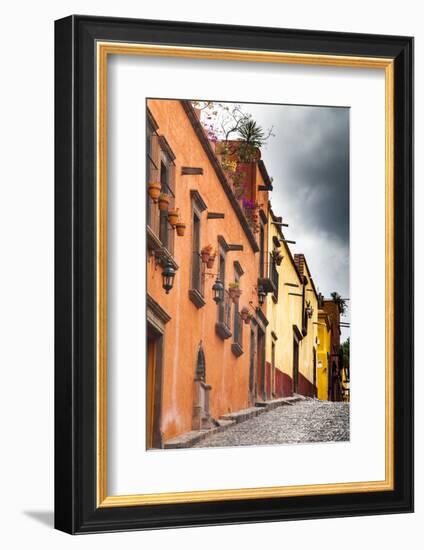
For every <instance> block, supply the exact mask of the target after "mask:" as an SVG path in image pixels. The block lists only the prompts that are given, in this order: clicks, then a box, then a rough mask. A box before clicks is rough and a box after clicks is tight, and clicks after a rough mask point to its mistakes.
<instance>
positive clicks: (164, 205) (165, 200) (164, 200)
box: [158, 193, 170, 210]
mask: <svg viewBox="0 0 424 550" xmlns="http://www.w3.org/2000/svg"><path fill="white" fill-rule="evenodd" d="M169 201H170V198H169V195H167V194H166V193H161V194H160V195H159V199H158V204H159V210H168V207H169Z"/></svg>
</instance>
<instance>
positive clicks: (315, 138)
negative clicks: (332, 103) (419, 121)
mask: <svg viewBox="0 0 424 550" xmlns="http://www.w3.org/2000/svg"><path fill="white" fill-rule="evenodd" d="M242 108H243V111H245V112H248V113H251V114H252V116H253V118H254V119H255V120H256V122H257V123H258V124H260V125H261V126H262V127H263V128H264V129H268V128H270V127H273V133H274V134H275V136H274V137H271V138H270V139H269V140H268V143H267V145H266V146H265V147H264V148H263V150H262V158H263V160H264V162H265V164H266V167H267V169H268V173H269V174H270V176H272V177H273V179H274V181H273V187H274V190H273V192H272V193H271V201H272V207H273V210H274V212H275V213H276V215H281V216H282V217H283V222H285V223H288V224H289V227H288V228H285V231H284V234H285V237H286V238H287V239H290V240H294V241H296V245H291V250H292V252H293V253H296V252H302V253H303V254H305V257H306V260H307V262H308V265H309V268H310V270H311V273H312V277H313V279H314V282H315V285H316V287H317V289H318V290H319V291H320V292H322V293H323V294H324V295H325V296H326V297H329V296H330V294H331V292H334V291H336V292H338V293H339V294H340V295H341V296H342V297H343V298H349V109H348V108H331V107H311V106H295V105H252V104H244V105H243V106H242ZM348 304H349V302H348ZM343 320H345V321H347V322H349V320H350V316H349V313H347V315H346V316H345V317H344V319H343ZM348 335H349V331H348V330H344V331H343V332H342V339H343V340H344V339H345V338H346V337H347V336H348Z"/></svg>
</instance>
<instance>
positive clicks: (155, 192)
mask: <svg viewBox="0 0 424 550" xmlns="http://www.w3.org/2000/svg"><path fill="white" fill-rule="evenodd" d="M147 189H148V191H149V196H150V198H151V199H152V201H154V202H158V198H159V195H160V189H161V184H160V183H159V182H157V181H152V182H150V183H149V185H148V188H147Z"/></svg>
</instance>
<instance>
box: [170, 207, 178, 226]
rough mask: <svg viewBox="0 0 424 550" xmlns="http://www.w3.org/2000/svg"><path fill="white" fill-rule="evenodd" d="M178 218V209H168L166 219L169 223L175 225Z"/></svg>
mask: <svg viewBox="0 0 424 550" xmlns="http://www.w3.org/2000/svg"><path fill="white" fill-rule="evenodd" d="M178 218H179V213H178V210H168V221H169V223H170V224H171V225H172V226H173V227H175V226H176V224H177V222H178Z"/></svg>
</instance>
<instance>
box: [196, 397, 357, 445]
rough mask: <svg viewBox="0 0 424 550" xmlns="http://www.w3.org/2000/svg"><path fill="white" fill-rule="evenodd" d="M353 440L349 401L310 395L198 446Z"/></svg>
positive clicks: (236, 426) (242, 423)
mask: <svg viewBox="0 0 424 550" xmlns="http://www.w3.org/2000/svg"><path fill="white" fill-rule="evenodd" d="M348 440H349V403H337V402H336V403H333V402H330V401H318V400H315V399H306V400H302V401H299V402H296V403H293V404H291V405H285V406H282V407H278V408H276V409H274V410H271V411H268V412H265V413H263V414H261V415H259V416H256V417H254V418H251V419H249V420H246V421H245V422H241V423H239V424H235V425H234V426H231V427H229V428H228V429H227V430H225V431H223V432H220V433H215V434H211V435H210V436H208V437H206V438H205V439H203V440H202V441H200V442H199V443H197V444H196V445H194V446H195V447H236V446H241V445H273V444H274V445H275V444H279V443H308V442H317V441H348Z"/></svg>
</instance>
